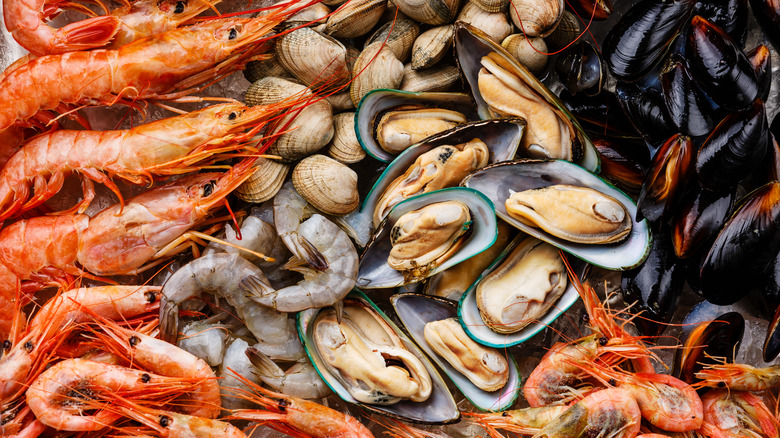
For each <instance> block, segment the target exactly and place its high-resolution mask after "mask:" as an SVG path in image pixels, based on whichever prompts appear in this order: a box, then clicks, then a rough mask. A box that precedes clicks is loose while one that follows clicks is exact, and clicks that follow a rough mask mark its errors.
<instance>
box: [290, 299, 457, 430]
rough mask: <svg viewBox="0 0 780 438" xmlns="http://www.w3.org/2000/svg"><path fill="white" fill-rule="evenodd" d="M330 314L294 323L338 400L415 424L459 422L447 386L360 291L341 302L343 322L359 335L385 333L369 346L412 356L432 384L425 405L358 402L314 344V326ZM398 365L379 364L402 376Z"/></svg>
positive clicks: (315, 313)
mask: <svg viewBox="0 0 780 438" xmlns="http://www.w3.org/2000/svg"><path fill="white" fill-rule="evenodd" d="M333 313H334V312H333V309H332V308H326V309H311V310H306V311H303V312H299V313H298V315H297V317H296V319H297V324H298V333H300V334H301V341H302V342H303V345H304V350H305V351H306V353H307V354H308V355H309V358H310V359H311V361H312V364H313V365H314V367H315V368H316V369H317V372H318V373H319V374H320V376H321V377H322V379H323V380H324V381H325V383H326V384H327V385H328V386H329V387H330V388H331V389H332V390H333V392H335V393H336V394H337V395H338V396H339V397H341V398H342V399H343V400H345V401H347V402H349V403H356V404H358V405H360V407H361V408H362V409H366V410H368V411H372V412H376V413H380V414H383V415H388V416H391V417H394V418H399V419H405V420H410V421H415V422H421V423H428V424H443V423H452V422H455V421H457V420H458V419H459V418H460V411H459V410H458V408H457V405H456V404H455V401H454V400H453V398H452V395H451V394H450V392H449V390H448V389H447V385H446V384H445V383H444V381H443V380H442V378H441V376H440V375H439V373H438V372H437V371H436V369H435V368H434V366H433V364H431V363H430V361H429V360H428V359H427V358H426V357H425V355H424V354H423V353H422V352H421V351H420V350H419V349H418V348H417V346H416V345H414V343H413V342H412V341H411V340H409V339H408V338H407V337H406V335H404V334H403V332H402V331H401V330H400V329H399V328H398V327H396V326H395V324H393V323H392V321H390V320H389V319H388V318H387V316H386V315H385V314H384V313H382V311H381V310H379V308H378V307H376V305H375V304H374V303H373V302H371V300H370V299H368V297H366V296H365V295H364V294H363V293H361V292H359V291H353V292H351V293H350V294H349V295H348V296H347V297H346V298H345V299H344V315H343V318H344V319H349V320H351V324H352V325H353V326H354V327H358V329H359V330H361V331H366V330H368V328H369V327H374V328H377V329H378V332H384V333H385V335H384V339H383V340H369V342H371V343H373V344H377V345H379V348H378V349H379V350H387V351H388V353H389V355H390V357H392V356H393V355H395V354H397V352H398V351H399V350H401V349H403V350H405V351H406V352H408V353H409V354H411V355H413V356H414V357H416V359H417V360H418V361H419V362H420V363H421V364H422V365H423V367H424V368H425V371H427V373H428V375H429V376H430V382H431V392H430V395H429V396H428V397H427V399H426V400H425V401H421V402H415V401H411V400H409V399H405V400H400V401H397V402H396V403H393V404H389V405H378V404H371V403H364V402H360V401H359V400H357V399H356V398H355V397H354V396H353V395H352V394H351V393H350V391H349V389H348V386H349V383H346V384H345V381H344V380H342V379H341V378H340V377H338V375H339V374H340V372H339V371H335V370H333V368H332V367H329V366H328V365H327V364H326V363H325V360H324V358H323V356H322V354H321V352H320V351H319V349H318V348H317V346H316V344H315V339H314V337H315V336H314V335H315V333H314V332H315V330H314V329H315V326H316V325H317V322H318V321H319V320H320V319H321V318H323V317H324V318H326V320H330V321H332V319H335V318H333V316H334V315H333ZM342 322H343V321H342ZM372 333H376V332H372ZM387 343H390V344H391V345H397V346H395V347H388V346H386V345H387ZM382 345H384V346H382ZM369 354H376V353H369ZM402 354H403V355H404V358H405V359H406V358H409V355H408V354H406V353H402ZM380 358H381V356H380ZM399 363H402V361H393V362H392V363H390V364H387V363H386V362H384V361H382V365H383V366H386V367H388V368H397V369H396V370H393V372H396V373H399V374H401V371H402V368H401V367H399V366H398V364H399ZM347 365H349V364H347ZM346 371H347V373H349V366H347V370H346ZM371 398H372V397H371V396H369V399H371Z"/></svg>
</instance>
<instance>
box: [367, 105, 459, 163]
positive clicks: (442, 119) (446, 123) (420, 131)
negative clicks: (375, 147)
mask: <svg viewBox="0 0 780 438" xmlns="http://www.w3.org/2000/svg"><path fill="white" fill-rule="evenodd" d="M466 121H467V119H466V116H465V115H463V114H462V113H460V112H457V111H453V110H449V109H444V108H424V107H421V106H419V105H409V106H402V107H396V108H393V109H391V110H388V111H385V112H384V113H381V114H380V115H378V116H377V117H376V119H375V136H376V139H377V143H379V146H380V147H381V148H382V149H384V150H385V151H387V152H389V153H391V154H399V153H401V152H403V151H404V150H406V148H408V147H409V146H411V145H413V144H415V143H418V142H419V141H420V140H422V139H424V138H427V137H430V136H431V135H433V134H437V133H439V132H442V131H446V130H448V129H450V128H453V127H455V126H457V125H458V124H460V123H466Z"/></svg>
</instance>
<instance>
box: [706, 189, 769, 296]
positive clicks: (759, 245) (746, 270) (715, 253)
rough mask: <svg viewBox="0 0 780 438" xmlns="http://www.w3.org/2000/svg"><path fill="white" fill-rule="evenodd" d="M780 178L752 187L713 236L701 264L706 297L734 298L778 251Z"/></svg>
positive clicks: (752, 284) (753, 282)
mask: <svg viewBox="0 0 780 438" xmlns="http://www.w3.org/2000/svg"><path fill="white" fill-rule="evenodd" d="M778 228H780V182H777V181H774V182H771V183H769V184H766V185H764V186H763V187H761V188H759V189H757V190H755V191H754V192H753V193H751V194H750V195H749V197H748V198H747V200H746V201H745V202H744V204H742V206H741V207H739V209H738V210H737V211H736V213H734V215H733V216H732V217H731V219H729V221H728V222H727V223H726V225H725V226H724V227H723V229H722V230H721V231H720V233H719V234H718V237H717V238H715V242H714V243H713V244H712V248H710V251H709V252H708V253H707V257H706V258H705V260H704V263H703V265H702V267H701V285H700V286H701V292H702V294H703V295H704V297H705V298H706V299H707V301H709V302H711V303H713V304H718V305H727V304H732V303H735V302H737V301H738V300H739V299H740V298H742V297H743V296H745V295H746V294H747V293H748V292H749V291H750V290H751V289H752V288H754V287H756V286H757V283H758V281H759V279H760V277H761V275H762V273H763V272H765V271H766V269H768V267H769V265H770V264H771V263H772V262H773V261H774V259H775V256H776V255H777V253H778V251H780V232H778Z"/></svg>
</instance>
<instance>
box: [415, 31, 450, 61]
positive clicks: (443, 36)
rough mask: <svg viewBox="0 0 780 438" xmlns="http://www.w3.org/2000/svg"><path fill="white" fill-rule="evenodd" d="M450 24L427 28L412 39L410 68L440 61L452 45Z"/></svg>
mask: <svg viewBox="0 0 780 438" xmlns="http://www.w3.org/2000/svg"><path fill="white" fill-rule="evenodd" d="M453 29H454V27H453V26H452V25H451V24H448V25H446V26H438V27H434V28H433V29H428V30H426V31H425V32H423V33H422V34H420V36H418V37H417V39H416V40H414V45H413V46H412V70H419V69H422V68H428V67H431V66H433V65H434V64H436V63H437V62H439V61H441V59H442V58H444V55H446V54H447V51H448V50H449V49H450V46H452V31H453Z"/></svg>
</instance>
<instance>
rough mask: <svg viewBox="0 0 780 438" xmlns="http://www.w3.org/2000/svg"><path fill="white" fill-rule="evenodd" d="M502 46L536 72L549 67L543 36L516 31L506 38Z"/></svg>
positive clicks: (538, 72)
mask: <svg viewBox="0 0 780 438" xmlns="http://www.w3.org/2000/svg"><path fill="white" fill-rule="evenodd" d="M501 47H503V48H505V49H506V51H507V52H509V53H510V54H511V55H512V56H514V58H515V59H516V60H517V61H518V62H519V63H520V64H523V65H524V66H525V67H526V68H527V69H528V70H530V71H531V72H533V73H534V74H537V75H538V74H540V73H542V72H543V71H544V68H545V67H547V57H548V55H547V44H545V42H544V40H543V39H541V38H528V37H526V36H525V35H523V34H520V33H515V34H512V35H509V36H508V37H506V38H504V41H501Z"/></svg>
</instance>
